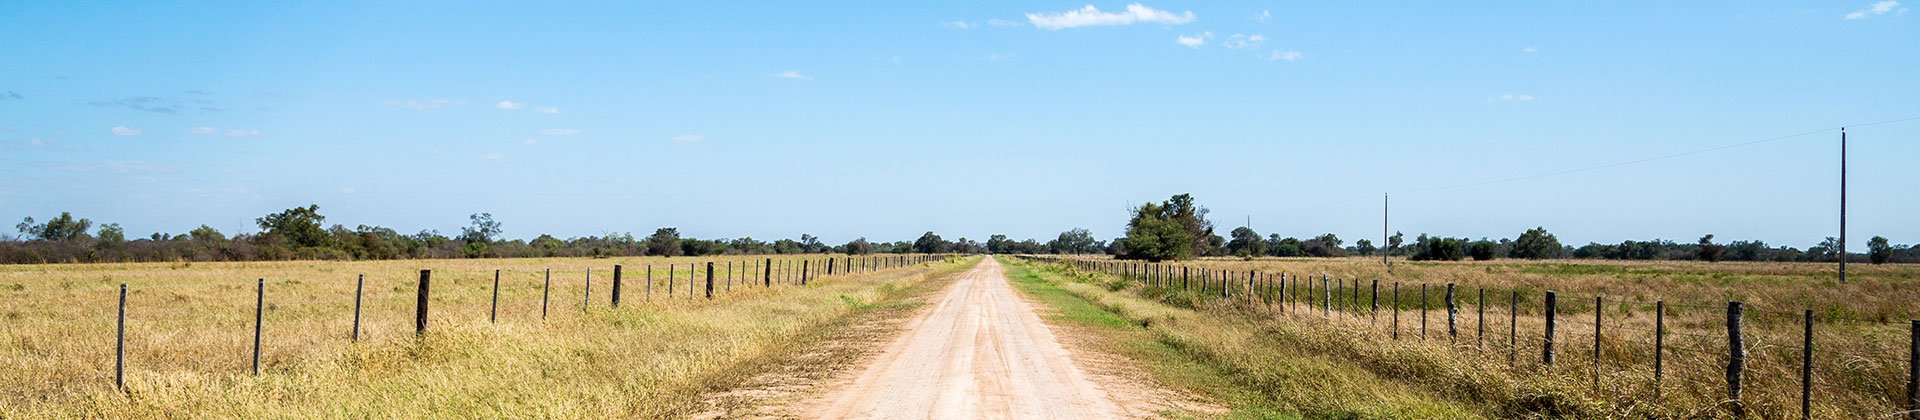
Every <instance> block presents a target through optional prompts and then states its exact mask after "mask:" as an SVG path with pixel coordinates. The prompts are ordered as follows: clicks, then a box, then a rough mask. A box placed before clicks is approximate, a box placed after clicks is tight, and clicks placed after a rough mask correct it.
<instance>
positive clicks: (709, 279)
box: [707, 261, 713, 300]
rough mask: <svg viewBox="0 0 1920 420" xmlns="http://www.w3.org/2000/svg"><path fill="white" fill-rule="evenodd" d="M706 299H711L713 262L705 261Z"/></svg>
mask: <svg viewBox="0 0 1920 420" xmlns="http://www.w3.org/2000/svg"><path fill="white" fill-rule="evenodd" d="M707 299H708V300H712V299H713V261H707Z"/></svg>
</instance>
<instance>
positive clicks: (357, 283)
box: [352, 274, 367, 343]
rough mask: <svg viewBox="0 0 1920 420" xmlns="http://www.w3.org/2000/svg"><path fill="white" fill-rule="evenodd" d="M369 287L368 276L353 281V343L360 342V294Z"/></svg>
mask: <svg viewBox="0 0 1920 420" xmlns="http://www.w3.org/2000/svg"><path fill="white" fill-rule="evenodd" d="M366 286H367V275H365V274H361V275H360V278H359V279H357V280H354V281H353V339H352V340H353V342H355V343H358V342H360V293H361V291H362V290H365V289H366Z"/></svg>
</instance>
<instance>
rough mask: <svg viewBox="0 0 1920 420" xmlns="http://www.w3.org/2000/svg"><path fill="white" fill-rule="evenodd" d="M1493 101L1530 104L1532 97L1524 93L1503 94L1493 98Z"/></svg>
mask: <svg viewBox="0 0 1920 420" xmlns="http://www.w3.org/2000/svg"><path fill="white" fill-rule="evenodd" d="M1494 99H1496V100H1500V101H1506V102H1532V101H1533V95H1528V94H1525V93H1503V94H1500V96H1497V97H1494Z"/></svg>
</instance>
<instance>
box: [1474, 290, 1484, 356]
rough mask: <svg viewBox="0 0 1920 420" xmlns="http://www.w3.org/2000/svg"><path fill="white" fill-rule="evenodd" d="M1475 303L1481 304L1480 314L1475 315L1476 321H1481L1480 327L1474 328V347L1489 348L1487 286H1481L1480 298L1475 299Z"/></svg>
mask: <svg viewBox="0 0 1920 420" xmlns="http://www.w3.org/2000/svg"><path fill="white" fill-rule="evenodd" d="M1474 305H1476V306H1479V311H1480V314H1479V315H1477V316H1475V317H1474V319H1475V320H1476V321H1479V323H1480V327H1479V328H1478V329H1476V330H1474V332H1473V345H1474V347H1477V348H1479V349H1481V350H1486V349H1487V288H1485V287H1482V288H1480V298H1479V299H1475V300H1474Z"/></svg>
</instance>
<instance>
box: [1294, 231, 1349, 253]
mask: <svg viewBox="0 0 1920 420" xmlns="http://www.w3.org/2000/svg"><path fill="white" fill-rule="evenodd" d="M1340 242H1341V241H1340V237H1339V236H1334V234H1331V233H1328V234H1322V235H1320V236H1315V237H1313V239H1308V240H1306V241H1305V242H1301V243H1300V249H1301V250H1302V251H1306V253H1307V255H1309V256H1314V257H1344V256H1347V250H1345V249H1341V248H1340Z"/></svg>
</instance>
